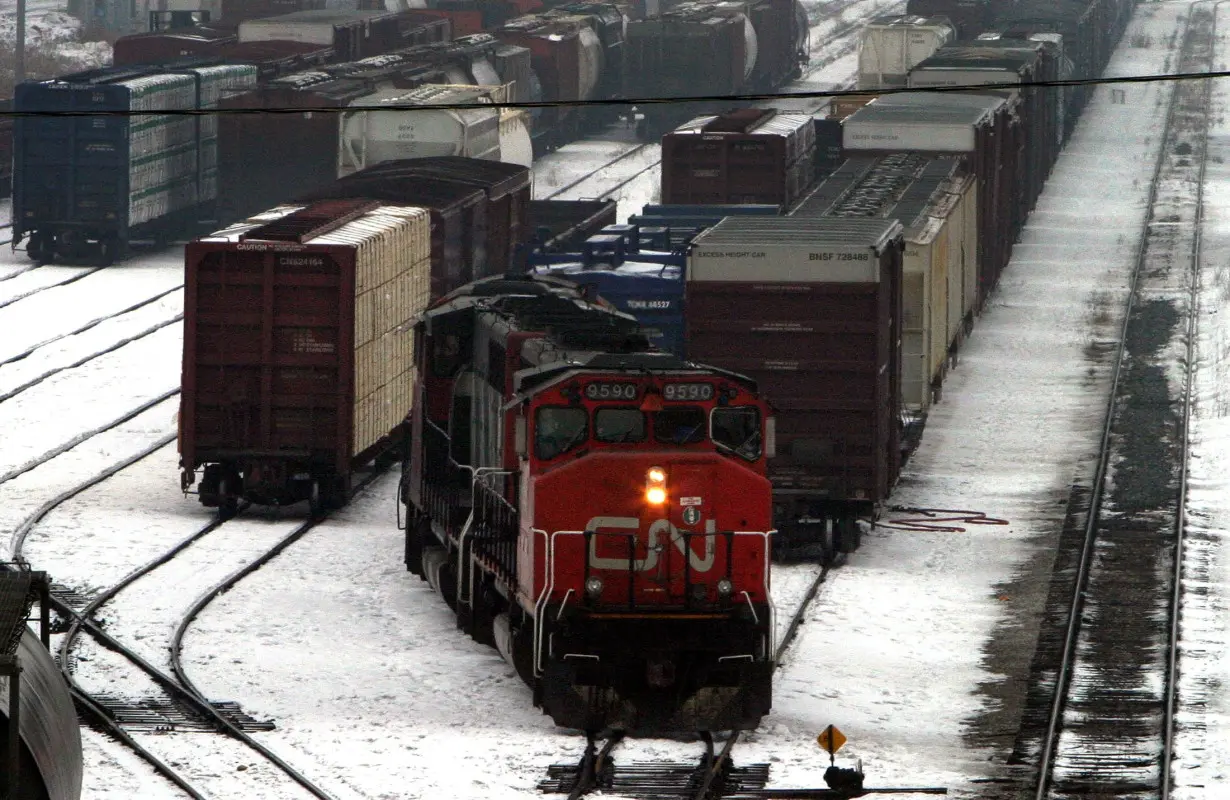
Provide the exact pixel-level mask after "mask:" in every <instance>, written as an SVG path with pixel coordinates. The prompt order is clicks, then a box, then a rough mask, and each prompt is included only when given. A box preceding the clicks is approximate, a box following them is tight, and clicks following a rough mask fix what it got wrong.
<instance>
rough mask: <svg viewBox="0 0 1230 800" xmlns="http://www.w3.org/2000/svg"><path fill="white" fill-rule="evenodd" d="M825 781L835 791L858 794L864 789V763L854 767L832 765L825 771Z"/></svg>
mask: <svg viewBox="0 0 1230 800" xmlns="http://www.w3.org/2000/svg"><path fill="white" fill-rule="evenodd" d="M824 782H825V783H827V784H828V786H829V788H830V789H832V790H833V791H835V792H842V793H845V794H851V795H855V796H857V794H860V793H862V791H863V765H862V764H859V765H858V766H857V767H855V768H853V769H847V768H844V767H837V766H831V767H829V768H828V769H826V770H825V771H824Z"/></svg>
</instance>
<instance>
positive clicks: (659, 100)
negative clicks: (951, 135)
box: [0, 68, 1230, 119]
mask: <svg viewBox="0 0 1230 800" xmlns="http://www.w3.org/2000/svg"><path fill="white" fill-rule="evenodd" d="M166 71H167V72H172V73H173V72H175V69H174V68H168V69H167V70H166ZM344 77H346V76H339V79H342V78H344ZM1228 77H1230V70H1218V71H1211V72H1173V73H1154V74H1148V75H1119V76H1113V77H1102V78H1073V79H1068V80H1047V81H1018V82H1003V83H969V84H956V85H951V86H920V87H894V88H889V89H826V90H817V91H808V92H748V93H738V94H718V95H689V96H686V97H633V98H626V97H620V98H604V99H600V100H542V101H513V102H490V103H478V102H474V103H439V104H431V105H418V104H410V103H381V104H379V105H350V106H320V105H316V106H262V107H256V108H166V109H143V110H136V109H131V110H130V109H100V110H94V109H54V110H31V111H0V118H6V117H7V118H14V119H22V118H25V117H148V116H173V117H196V116H215V115H216V116H252V115H270V114H291V115H293V114H351V113H356V112H364V111H425V110H431V111H472V110H481V109H510V110H517V109H523V110H527V111H532V110H536V109H555V108H610V107H612V106H621V107H630V106H652V105H675V104H681V103H721V102H726V103H756V102H772V101H779V100H824V99H833V98H841V97H867V96H883V95H894V94H904V93H911V94H913V93H919V92H921V93H926V94H951V93H954V92H956V93H964V92H988V91H1013V90H1020V89H1031V88H1032V89H1063V88H1080V87H1085V86H1116V85H1124V84H1135V83H1139V84H1145V83H1166V82H1172V81H1173V82H1177V81H1192V80H1211V79H1216V78H1228ZM48 82H55V81H54V79H51V80H49V81H48ZM61 83H65V84H68V85H73V86H80V87H82V88H83V89H85V88H89V87H93V88H101V87H102V86H107V85H111V84H93V83H85V82H83V83H79V84H76V83H73V82H71V81H63V82H61ZM407 91H409V90H407Z"/></svg>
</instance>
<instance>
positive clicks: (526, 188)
mask: <svg viewBox="0 0 1230 800" xmlns="http://www.w3.org/2000/svg"><path fill="white" fill-rule="evenodd" d="M367 173H368V174H369V175H373V176H375V175H379V176H383V177H387V178H389V179H393V180H396V179H400V178H401V177H405V178H412V177H417V178H423V179H435V180H439V181H445V182H451V183H460V184H464V185H467V186H473V187H475V188H478V189H482V190H483V191H484V192H485V193H486V194H487V248H486V249H487V267H486V273H487V275H494V274H496V273H500V272H506V271H507V270H508V269H509V268H510V267H511V266H512V265H513V261H514V257H515V255H516V251H517V246H518V245H519V244H521V243H522V242H524V241H526V240H527V239H528V238H529V233H528V228H527V217H528V214H529V204H530V183H531V181H530V170H529V168H528V167H523V166H521V165H520V164H505V163H503V162H500V161H489V160H486V159H478V158H463V157H461V156H433V157H430V158H415V159H409V160H402V161H387V162H385V163H383V164H378V165H376V166H374V167H371V168H369V169H368V170H367ZM476 277H483V276H476Z"/></svg>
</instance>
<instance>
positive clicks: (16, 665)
mask: <svg viewBox="0 0 1230 800" xmlns="http://www.w3.org/2000/svg"><path fill="white" fill-rule="evenodd" d="M49 590H50V584H49V581H48V579H47V575H46V573H43V572H31V571H29V570H23V569H18V568H16V567H15V565H7V564H0V796H3V797H5V798H8V800H78V798H80V797H81V780H82V754H81V731H80V728H79V727H78V723H77V712H76V710H75V709H74V708H73V700H72V697H71V696H70V694H69V691H68V686H67V685H65V682H64V678H63V676H62V675H61V674H60V669H59V667H57V666H56V663H55V660H54V659H53V658H52V657H51V654H50V653H49V652H47V641H48V635H49V623H48V620H47V617H46V616H44V617H43V620H42V624H41V626H40V632H39V633H38V634H36V633H34V631H32V630H30V628H29V627H28V625H27V624H26V620H27V619H28V618H29V617H30V611H31V608H32V606H33V604H34V602H35V601H36V600H38V599H39V598H40V597H41V602H40V605H41V607H42V608H43V609H46V608H47V606H48V592H49ZM14 710H16V713H13V712H14Z"/></svg>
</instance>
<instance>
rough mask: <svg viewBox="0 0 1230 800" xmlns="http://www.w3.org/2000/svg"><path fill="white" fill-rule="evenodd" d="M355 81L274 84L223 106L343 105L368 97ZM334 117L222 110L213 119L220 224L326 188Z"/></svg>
mask: <svg viewBox="0 0 1230 800" xmlns="http://www.w3.org/2000/svg"><path fill="white" fill-rule="evenodd" d="M371 91H372V86H371V84H370V83H369V82H367V81H361V80H329V81H325V82H323V83H320V84H316V85H313V86H310V87H305V88H296V87H295V86H294V85H293V84H291V83H279V82H274V83H271V84H269V85H268V86H265V87H263V88H260V89H257V90H256V91H253V92H245V93H243V94H237V95H232V96H230V97H224V98H223V99H222V101H221V102H220V103H219V104H218V105H219V107H220V108H223V109H260V108H270V107H275V108H296V107H303V108H309V109H319V108H346V107H348V106H349V105H350V104H351V103H352V102H353V101H354V100H357V99H359V98H361V97H364V96H366V95H368V94H370V93H371ZM337 141H338V116H337V115H335V114H329V113H320V112H318V111H305V112H303V113H302V114H223V115H221V116H220V117H219V118H218V162H219V163H218V215H219V218H220V219H221V221H222V222H223V223H229V222H234V221H235V220H240V219H244V218H246V217H249V216H251V215H252V214H255V213H258V212H259V211H261V210H262V209H266V208H271V207H273V206H276V205H278V204H280V203H283V202H286V201H287V200H289V199H291V198H293V197H295V196H296V195H299V194H302V193H303V192H307V191H310V190H312V189H314V188H316V187H318V186H322V185H325V184H327V183H329V182H330V181H332V180H335V179H336V177H337Z"/></svg>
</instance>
